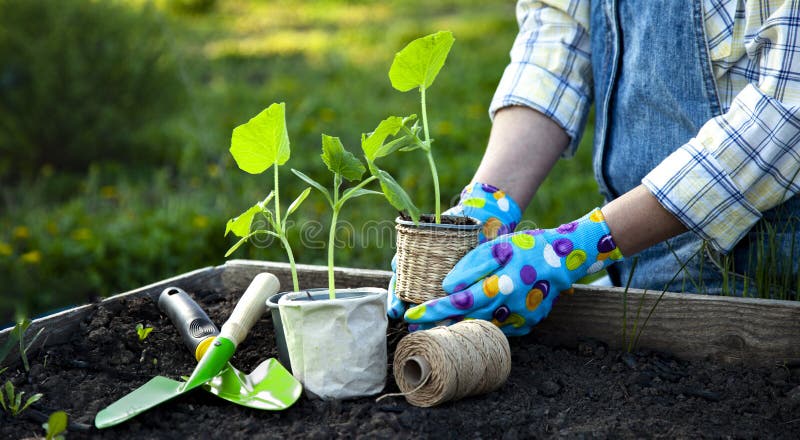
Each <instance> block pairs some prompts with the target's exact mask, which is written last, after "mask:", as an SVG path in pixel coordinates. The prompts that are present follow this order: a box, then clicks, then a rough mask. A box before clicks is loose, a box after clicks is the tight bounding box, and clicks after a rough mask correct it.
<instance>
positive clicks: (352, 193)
mask: <svg viewBox="0 0 800 440" xmlns="http://www.w3.org/2000/svg"><path fill="white" fill-rule="evenodd" d="M366 195H378V196H382V195H383V193H382V192H380V191H373V190H371V189H364V188H351V189H348V190H347V191H345V192H344V195H343V196H342V198H343V199H344V198H348V199H354V198H356V197H361V196H366Z"/></svg>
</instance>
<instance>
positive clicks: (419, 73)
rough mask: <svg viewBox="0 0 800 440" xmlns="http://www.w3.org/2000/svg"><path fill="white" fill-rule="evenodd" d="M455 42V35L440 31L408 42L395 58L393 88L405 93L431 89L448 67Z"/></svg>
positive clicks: (391, 68) (392, 76)
mask: <svg viewBox="0 0 800 440" xmlns="http://www.w3.org/2000/svg"><path fill="white" fill-rule="evenodd" d="M454 41H455V39H454V38H453V33H452V32H450V31H439V32H437V33H435V34H431V35H427V36H425V37H421V38H417V39H416V40H414V41H412V42H410V43H408V45H407V46H406V47H404V48H403V50H401V51H400V52H398V53H397V54H396V55H395V56H394V61H393V62H392V67H390V68H389V79H390V80H391V81H392V87H394V88H395V89H397V90H399V91H401V92H407V91H409V90H411V89H414V88H417V87H422V88H426V89H427V88H428V87H430V86H431V84H433V81H434V80H435V79H436V75H438V74H439V70H441V69H442V66H444V61H445V60H446V59H447V54H448V53H449V52H450V48H451V47H452V46H453V42H454Z"/></svg>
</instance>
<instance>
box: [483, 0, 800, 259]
mask: <svg viewBox="0 0 800 440" xmlns="http://www.w3.org/2000/svg"><path fill="white" fill-rule="evenodd" d="M703 6H704V8H705V9H704V11H705V17H704V25H705V31H706V38H707V40H708V48H709V54H710V56H711V64H712V67H713V70H714V72H713V73H714V76H715V77H716V83H717V92H718V95H719V99H720V104H721V106H722V110H723V114H722V115H720V116H718V117H715V118H713V119H711V120H709V121H708V122H707V123H706V124H705V125H703V127H702V128H701V129H700V131H699V132H698V133H697V135H696V136H695V137H694V138H693V139H692V140H690V141H689V142H688V143H686V144H685V145H682V146H681V145H676V146H675V148H676V150H675V151H674V152H673V153H672V154H671V155H670V156H669V157H667V158H666V159H665V160H664V161H663V162H662V163H661V164H659V165H658V166H657V167H656V168H655V169H653V170H652V171H651V172H650V173H649V174H648V175H647V176H646V177H645V178H644V179H643V181H642V183H644V184H645V186H647V188H648V189H649V190H650V191H651V192H652V193H653V194H654V195H655V196H656V197H657V198H658V200H659V201H660V203H661V204H662V205H663V206H664V207H665V208H666V209H667V210H669V211H670V212H671V213H672V214H674V215H675V216H676V217H677V218H678V219H680V220H681V221H682V222H683V223H684V224H685V225H686V226H687V227H688V228H689V229H691V230H692V231H694V232H695V233H697V234H699V235H700V236H701V237H702V238H704V239H706V240H708V241H709V242H710V243H711V245H712V246H714V247H715V248H716V249H719V250H722V251H728V250H730V249H731V248H733V246H734V245H735V244H736V243H737V242H738V241H739V240H740V239H741V238H742V237H743V236H744V235H745V234H746V233H747V231H749V230H750V228H752V226H753V225H754V224H755V223H756V222H757V221H758V220H759V219H760V218H761V212H763V211H765V210H767V209H770V208H773V207H775V206H777V205H779V204H780V203H782V202H784V201H785V200H787V199H789V198H790V197H792V196H793V195H795V194H796V193H797V192H798V191H800V0H773V1H770V0H760V1H758V0H750V1H746V2H745V1H734V0H703ZM589 9H590V7H589V0H560V1H559V0H542V1H532V0H520V1H519V2H518V4H517V19H518V22H519V26H520V31H519V34H518V36H517V39H516V41H515V42H514V45H513V47H512V49H511V63H510V64H509V65H508V67H507V68H506V71H505V73H504V74H503V77H502V79H501V81H500V84H499V86H498V89H497V92H496V93H495V96H494V99H493V100H492V104H491V108H490V114H491V115H492V116H493V115H494V114H495V112H497V110H499V109H501V108H503V107H507V106H511V105H522V106H528V107H531V108H533V109H536V110H538V111H540V112H541V113H543V114H545V115H547V116H548V117H550V118H552V119H553V120H554V121H555V122H556V123H558V124H559V125H560V126H561V127H562V128H564V130H566V132H567V134H569V136H570V137H571V139H572V141H571V143H570V146H569V148H568V149H567V151H566V152H565V156H571V155H572V154H574V151H575V148H577V145H578V141H579V139H580V135H581V131H582V129H583V127H581V126H580V125H581V121H582V119H583V115H585V114H586V112H587V111H588V110H589V106H590V105H591V101H592V98H591V96H592V71H591V64H590V63H591V47H590V38H589V32H590V29H589V22H590V19H589Z"/></svg>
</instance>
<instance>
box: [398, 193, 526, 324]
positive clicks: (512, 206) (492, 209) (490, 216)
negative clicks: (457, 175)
mask: <svg viewBox="0 0 800 440" xmlns="http://www.w3.org/2000/svg"><path fill="white" fill-rule="evenodd" d="M444 214H445V215H457V216H468V217H473V218H476V219H478V220H480V221H481V222H483V228H482V229H481V232H480V234H479V236H478V240H479V243H483V242H485V241H487V240H491V239H494V238H496V237H498V236H500V235H505V234H508V233H510V232H514V229H515V228H516V227H517V224H518V223H519V221H520V219H521V218H522V213H521V212H520V209H519V206H517V204H516V203H515V202H514V200H513V199H511V197H509V196H508V195H506V194H505V192H503V191H502V190H500V189H498V188H496V187H494V186H492V185H487V184H483V183H473V184H472V185H468V186H467V187H465V188H464V189H463V190H462V191H461V197H460V200H459V202H458V204H457V205H456V206H454V207H452V208H450V209H448V210H447V211H445V212H444ZM396 267H397V256H396V255H395V256H394V257H393V258H392V279H391V280H390V281H389V289H388V291H389V293H388V301H387V315H388V316H389V317H390V318H394V319H397V318H400V317H402V316H403V313H404V312H405V310H406V303H405V302H404V301H402V300H401V299H400V298H398V297H397V295H395V292H394V287H395V282H396V278H397V275H396V274H397V272H396Z"/></svg>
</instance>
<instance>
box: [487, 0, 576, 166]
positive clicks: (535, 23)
mask: <svg viewBox="0 0 800 440" xmlns="http://www.w3.org/2000/svg"><path fill="white" fill-rule="evenodd" d="M517 21H518V23H519V33H518V34H517V37H516V39H515V41H514V45H513V46H512V48H511V62H510V63H509V65H508V66H507V67H506V69H505V72H504V73H503V76H502V78H501V80H500V84H499V85H498V87H497V90H496V92H495V95H494V98H493V99H492V103H491V106H490V108H489V115H490V116H491V117H492V118H494V115H495V113H497V111H498V110H500V109H501V108H503V107H509V106H526V107H530V108H533V109H534V110H537V111H539V112H541V113H543V114H544V115H545V116H547V117H549V118H551V119H552V120H553V121H555V122H556V123H557V124H558V125H559V126H561V128H563V129H564V130H565V131H566V132H567V134H568V135H569V136H570V138H571V141H570V145H569V147H568V148H567V149H566V150H565V151H564V154H563V156H565V157H569V156H572V155H573V154H575V150H576V148H577V147H578V143H579V142H580V138H581V133H582V132H583V129H584V126H585V125H586V118H587V115H588V113H589V106H590V105H591V102H592V98H591V97H592V69H591V58H590V55H591V47H590V44H591V42H590V39H589V1H588V0H546V1H529V0H520V1H519V2H518V3H517Z"/></svg>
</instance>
